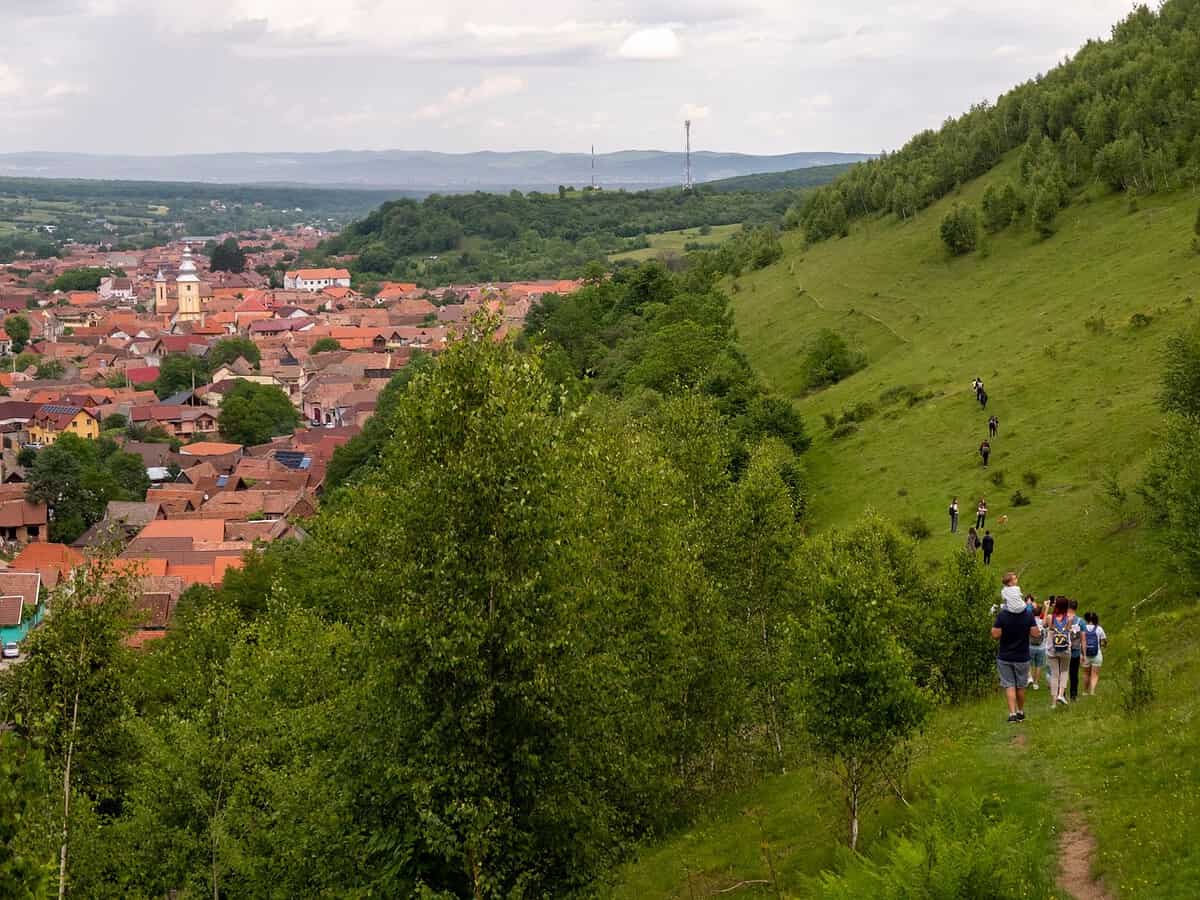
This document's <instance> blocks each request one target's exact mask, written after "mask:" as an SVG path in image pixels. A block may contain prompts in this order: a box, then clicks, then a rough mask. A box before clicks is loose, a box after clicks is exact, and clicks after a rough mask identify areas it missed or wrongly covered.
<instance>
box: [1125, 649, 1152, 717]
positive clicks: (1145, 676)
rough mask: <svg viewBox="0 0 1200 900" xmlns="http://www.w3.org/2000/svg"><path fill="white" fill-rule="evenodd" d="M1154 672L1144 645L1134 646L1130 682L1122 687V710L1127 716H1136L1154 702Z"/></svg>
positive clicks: (1130, 656)
mask: <svg viewBox="0 0 1200 900" xmlns="http://www.w3.org/2000/svg"><path fill="white" fill-rule="evenodd" d="M1156 694H1157V689H1156V688H1155V687H1154V672H1153V671H1152V670H1151V668H1150V654H1149V653H1148V652H1147V651H1146V648H1145V646H1144V645H1142V644H1140V643H1139V644H1134V645H1133V646H1132V647H1131V648H1130V652H1129V680H1128V682H1127V683H1124V684H1122V686H1121V708H1122V709H1124V710H1125V714H1126V715H1129V716H1136V715H1138V714H1139V713H1141V712H1143V711H1145V709H1146V708H1147V707H1148V706H1150V704H1151V703H1153V702H1154V697H1155V695H1156Z"/></svg>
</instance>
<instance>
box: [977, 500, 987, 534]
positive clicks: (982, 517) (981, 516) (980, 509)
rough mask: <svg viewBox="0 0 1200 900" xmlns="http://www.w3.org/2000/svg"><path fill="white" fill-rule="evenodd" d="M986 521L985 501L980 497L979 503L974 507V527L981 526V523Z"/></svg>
mask: <svg viewBox="0 0 1200 900" xmlns="http://www.w3.org/2000/svg"><path fill="white" fill-rule="evenodd" d="M986 521H987V501H986V500H984V499H983V498H982V497H980V498H979V505H978V506H977V507H975V527H976V528H982V527H983V523H984V522H986Z"/></svg>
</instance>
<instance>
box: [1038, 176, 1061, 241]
mask: <svg viewBox="0 0 1200 900" xmlns="http://www.w3.org/2000/svg"><path fill="white" fill-rule="evenodd" d="M1032 214H1033V227H1034V229H1035V230H1036V231H1037V233H1038V234H1039V235H1041V236H1042V237H1043V238H1048V237H1050V236H1051V235H1053V234H1054V231H1055V228H1054V219H1055V218H1056V217H1057V216H1058V196H1057V194H1056V192H1054V191H1053V190H1051V189H1049V188H1045V187H1043V188H1039V189H1038V190H1036V191H1035V192H1034V195H1033V207H1032Z"/></svg>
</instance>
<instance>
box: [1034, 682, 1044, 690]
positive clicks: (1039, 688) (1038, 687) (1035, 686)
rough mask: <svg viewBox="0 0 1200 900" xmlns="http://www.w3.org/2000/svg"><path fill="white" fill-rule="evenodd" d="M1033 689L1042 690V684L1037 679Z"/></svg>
mask: <svg viewBox="0 0 1200 900" xmlns="http://www.w3.org/2000/svg"><path fill="white" fill-rule="evenodd" d="M1033 689H1034V690H1035V691H1040V690H1041V689H1042V686H1041V685H1040V684H1038V683H1037V682H1036V681H1035V682H1034V683H1033Z"/></svg>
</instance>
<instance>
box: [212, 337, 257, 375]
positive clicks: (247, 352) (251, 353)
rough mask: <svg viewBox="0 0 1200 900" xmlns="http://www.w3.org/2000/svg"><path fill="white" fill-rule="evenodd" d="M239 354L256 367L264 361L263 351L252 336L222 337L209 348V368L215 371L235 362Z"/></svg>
mask: <svg viewBox="0 0 1200 900" xmlns="http://www.w3.org/2000/svg"><path fill="white" fill-rule="evenodd" d="M239 356H240V357H241V358H242V359H244V360H246V362H248V363H250V365H252V366H254V368H256V369H257V368H258V365H259V363H260V362H261V361H262V351H261V350H259V349H258V345H257V344H255V343H254V341H252V340H250V338H247V337H227V338H221V339H220V340H219V341H217V342H216V343H215V344H213V345H212V347H210V348H209V351H208V357H207V366H208V370H209V371H210V372H215V371H216V370H217V369H219V368H220V367H221V366H224V365H227V364H228V363H231V362H233V361H234V360H235V359H237V358H238V357H239Z"/></svg>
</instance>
